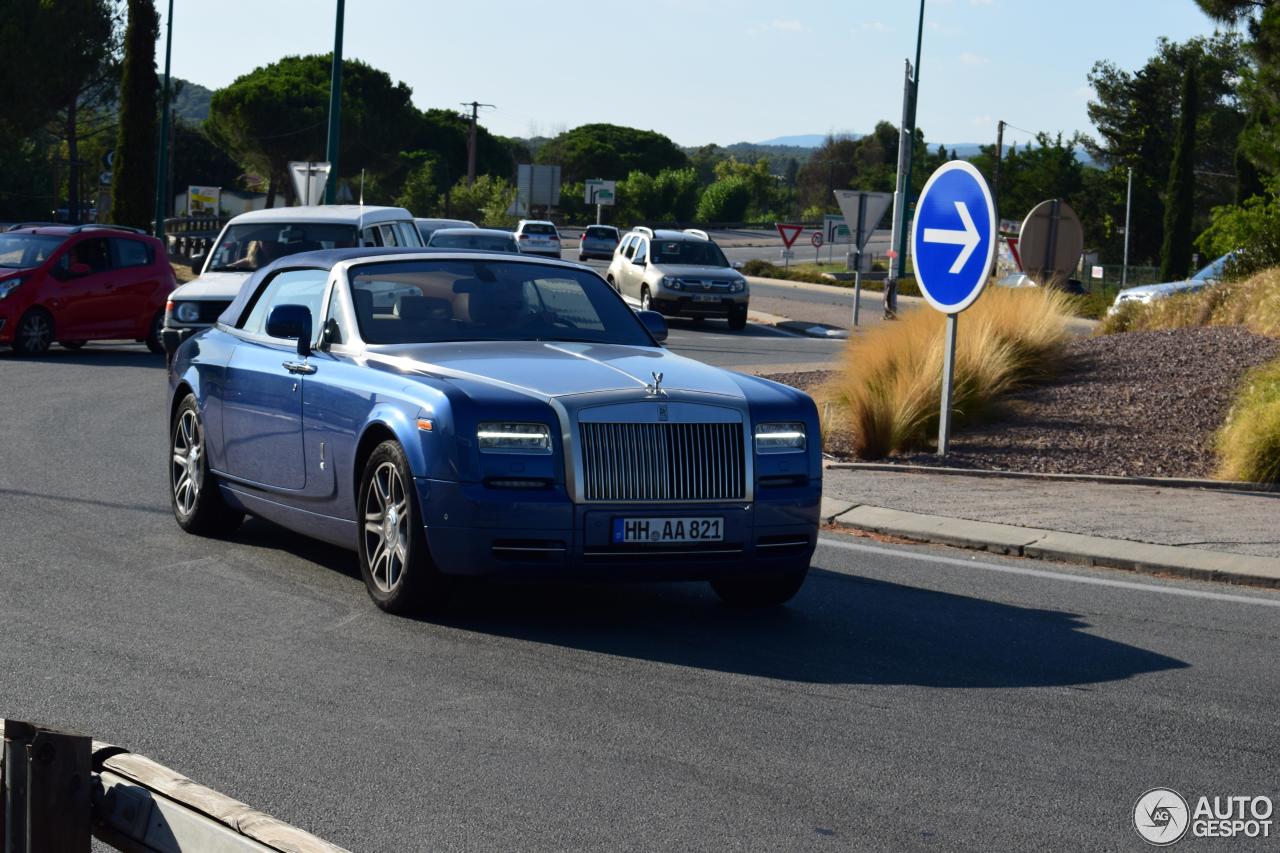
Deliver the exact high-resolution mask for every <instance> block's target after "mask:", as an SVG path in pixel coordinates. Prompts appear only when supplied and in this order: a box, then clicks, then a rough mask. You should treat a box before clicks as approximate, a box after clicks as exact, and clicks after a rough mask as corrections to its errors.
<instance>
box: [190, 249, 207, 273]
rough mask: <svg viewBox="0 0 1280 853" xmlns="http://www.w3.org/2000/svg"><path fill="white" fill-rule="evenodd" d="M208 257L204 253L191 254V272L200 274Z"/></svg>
mask: <svg viewBox="0 0 1280 853" xmlns="http://www.w3.org/2000/svg"><path fill="white" fill-rule="evenodd" d="M206 257H208V256H207V255H204V254H199V255H192V256H191V272H192V274H193V275H200V268H201V267H203V266H204V259H205V258H206Z"/></svg>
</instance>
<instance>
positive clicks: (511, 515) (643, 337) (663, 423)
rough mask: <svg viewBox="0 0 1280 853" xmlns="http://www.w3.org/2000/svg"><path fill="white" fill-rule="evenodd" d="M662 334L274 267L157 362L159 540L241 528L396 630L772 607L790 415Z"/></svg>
mask: <svg viewBox="0 0 1280 853" xmlns="http://www.w3.org/2000/svg"><path fill="white" fill-rule="evenodd" d="M666 334H667V328H666V323H665V321H664V320H663V319H662V317H661V315H658V314H654V313H652V312H646V311H642V312H635V311H632V309H631V308H629V307H628V306H627V304H626V303H625V302H623V300H622V298H621V297H620V296H619V295H618V294H617V293H616V292H615V291H614V290H613V289H612V288H610V286H609V285H608V284H607V283H606V282H605V281H604V280H603V279H602V278H600V276H598V275H597V274H596V273H594V272H593V271H591V270H590V269H587V268H585V267H582V266H578V265H576V264H570V263H565V262H561V261H555V260H547V259H536V260H535V259H532V258H523V257H515V256H497V255H493V254H482V253H460V252H456V251H445V252H432V251H430V250H419V251H417V252H411V253H406V251H405V250H404V249H389V250H380V249H369V248H365V249H336V250H330V251H319V252H307V253H302V254H297V255H291V256H289V257H287V258H283V259H281V260H279V261H277V262H275V263H274V264H272V265H270V266H268V267H265V268H264V269H262V270H259V271H258V272H257V273H255V274H254V275H253V276H252V277H251V278H250V279H249V280H248V281H246V282H245V285H244V287H243V289H242V290H241V292H240V294H239V296H238V298H237V299H236V301H235V302H234V303H233V304H232V305H231V306H230V307H229V308H228V309H227V310H226V312H225V313H224V314H223V315H222V316H221V317H220V318H219V320H218V322H217V324H216V325H215V326H213V327H212V328H209V329H206V330H204V331H202V332H200V333H199V334H196V335H195V336H194V337H191V338H189V339H188V340H186V341H185V342H183V343H182V344H181V346H180V347H178V349H177V350H176V352H174V353H173V354H172V360H171V364H170V369H169V392H170V394H169V410H168V413H167V414H168V417H169V423H170V431H169V434H170V437H171V447H170V449H169V450H170V458H171V463H170V465H169V470H170V481H169V485H170V495H171V498H172V503H173V512H174V516H175V517H176V518H177V521H178V524H179V525H181V526H182V528H183V529H184V530H186V531H188V532H190V533H195V534H202V535H213V536H218V535H227V534H229V533H231V532H232V531H234V529H235V528H236V527H237V525H239V524H240V522H241V521H242V519H243V518H244V515H245V514H246V513H248V514H252V515H254V516H258V517H261V518H263V519H267V520H269V521H272V522H275V523H276V524H280V525H283V526H284V527H287V528H289V529H291V530H295V531H298V532H300V533H303V534H305V535H308V536H312V537H315V538H317V539H320V540H323V541H325V542H329V543H332V544H333V545H337V546H341V547H343V548H349V549H352V550H355V551H356V553H357V554H358V556H359V561H360V570H361V573H362V575H363V577H364V581H365V584H366V585H367V587H368V590H369V594H370V596H372V598H373V600H374V601H375V602H377V604H378V605H379V606H380V607H382V608H384V609H386V610H390V611H395V612H402V611H405V610H407V609H411V608H413V609H431V608H438V607H440V606H441V605H442V604H443V603H444V601H445V600H446V597H447V592H448V589H449V587H450V581H451V580H452V579H455V578H456V577H457V576H460V575H498V574H501V575H509V576H516V577H537V576H547V575H550V576H555V577H576V578H588V579H593V580H605V579H610V580H612V579H632V580H707V581H710V582H711V584H712V586H713V587H714V589H715V591H716V592H717V593H718V594H719V595H720V597H721V598H722V599H723V600H724V601H726V602H728V603H730V604H735V605H744V606H763V605H772V604H779V603H782V602H784V601H786V600H788V599H789V598H791V597H792V596H793V595H794V594H795V593H796V591H797V590H798V589H799V588H800V585H801V583H802V582H803V581H804V577H805V573H806V572H807V571H808V566H809V558H810V557H811V556H812V554H813V550H814V547H815V546H816V544H817V532H818V516H819V500H820V496H821V485H822V480H821V477H822V467H821V455H820V444H821V441H820V435H819V427H818V418H817V411H816V409H815V407H814V404H813V401H812V400H811V399H810V398H809V397H808V396H807V395H805V394H803V393H802V392H800V391H797V390H796V389H794V388H790V387H788V386H785V385H780V384H777V383H775V382H769V381H767V380H764V379H759V378H756V377H752V376H745V375H741V374H738V373H732V372H729V371H726V370H721V369H718V368H714V367H710V366H708V365H706V364H703V363H701V362H697V361H693V360H690V359H688V358H684V357H682V356H679V355H676V354H674V353H671V352H669V351H668V350H666V349H665V348H664V347H662V346H661V345H660V342H661V341H662V340H664V339H665V337H666Z"/></svg>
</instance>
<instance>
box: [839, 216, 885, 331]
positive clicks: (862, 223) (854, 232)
mask: <svg viewBox="0 0 1280 853" xmlns="http://www.w3.org/2000/svg"><path fill="white" fill-rule="evenodd" d="M882 215H883V214H882ZM866 219H867V194H866V193H859V194H858V221H857V222H855V223H854V224H853V228H851V229H850V230H849V236H850V237H852V238H853V245H854V248H855V253H854V255H853V257H854V259H855V260H854V262H853V325H854V328H857V326H858V314H859V312H860V311H861V309H862V247H863V245H864V244H865V242H866V240H865V238H864V237H863V236H862V232H863V229H865V228H866ZM845 224H846V225H847V224H848V223H845Z"/></svg>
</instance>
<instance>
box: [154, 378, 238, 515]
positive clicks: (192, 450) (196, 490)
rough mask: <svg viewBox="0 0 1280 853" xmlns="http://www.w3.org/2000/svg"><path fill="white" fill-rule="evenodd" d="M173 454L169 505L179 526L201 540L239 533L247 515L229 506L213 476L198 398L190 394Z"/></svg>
mask: <svg viewBox="0 0 1280 853" xmlns="http://www.w3.org/2000/svg"><path fill="white" fill-rule="evenodd" d="M169 450H170V461H169V502H170V503H171V504H172V505H173V517H174V519H175V520H176V521H177V522H178V526H179V527H181V528H182V529H183V530H185V531H187V532H188V533H194V534H196V535H198V536H226V535H227V534H229V533H232V532H233V531H235V529H236V528H237V527H239V526H240V522H242V521H244V513H241V512H237V511H236V510H233V509H232V508H231V507H229V506H227V504H226V502H225V501H223V499H222V492H220V491H219V490H218V483H217V481H216V480H215V479H214V478H213V476H212V475H211V474H210V473H209V458H208V445H207V444H206V442H205V433H204V424H203V422H202V421H201V420H200V406H199V404H198V403H197V402H196V396H195V394H188V395H187V396H186V398H185V399H183V401H182V403H181V404H180V405H179V406H178V413H177V414H176V415H175V416H174V418H173V430H172V433H171V435H170V436H169Z"/></svg>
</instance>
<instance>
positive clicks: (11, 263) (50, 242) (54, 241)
mask: <svg viewBox="0 0 1280 853" xmlns="http://www.w3.org/2000/svg"><path fill="white" fill-rule="evenodd" d="M65 239H67V238H66V237H51V236H49V235H46V234H0V267H2V268H4V269H17V270H25V269H30V268H32V267H38V266H40V265H41V264H43V263H44V262H45V261H47V260H49V256H50V255H52V254H53V253H54V252H55V251H57V249H58V247H59V246H61V245H62V241H63V240H65Z"/></svg>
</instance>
